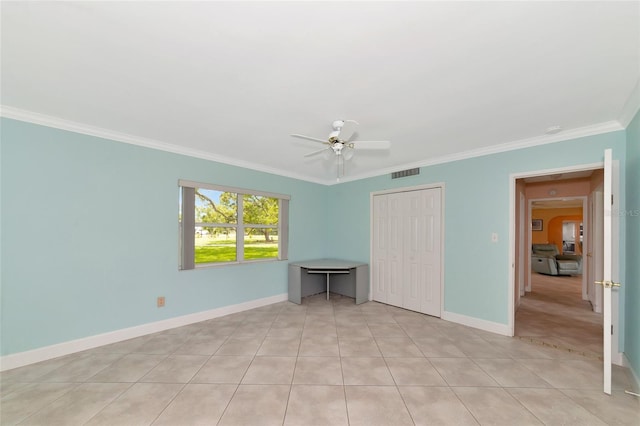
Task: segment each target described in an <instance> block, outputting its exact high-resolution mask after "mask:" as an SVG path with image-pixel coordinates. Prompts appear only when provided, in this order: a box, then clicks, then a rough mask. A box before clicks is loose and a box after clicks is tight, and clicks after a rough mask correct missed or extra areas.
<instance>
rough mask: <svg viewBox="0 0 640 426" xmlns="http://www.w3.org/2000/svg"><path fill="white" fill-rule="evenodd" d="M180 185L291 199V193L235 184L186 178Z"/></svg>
mask: <svg viewBox="0 0 640 426" xmlns="http://www.w3.org/2000/svg"><path fill="white" fill-rule="evenodd" d="M178 186H186V187H188V188H196V189H197V188H204V189H211V190H214V191H220V192H233V193H236V194H242V195H259V196H262V197H267V198H278V199H281V200H290V199H291V196H290V195H286V194H279V193H277V192H267V191H260V190H257V189H246V188H237V187H235V186H228V185H216V184H213V183H205V182H195V181H192V180H186V179H178Z"/></svg>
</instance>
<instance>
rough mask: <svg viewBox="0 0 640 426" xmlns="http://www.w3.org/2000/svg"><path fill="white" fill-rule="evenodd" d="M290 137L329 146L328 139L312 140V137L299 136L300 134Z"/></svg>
mask: <svg viewBox="0 0 640 426" xmlns="http://www.w3.org/2000/svg"><path fill="white" fill-rule="evenodd" d="M290 136H293V137H294V138H300V139H306V140H309V141H314V142H320V143H324V144H327V145H328V144H329V142H327V140H326V139H318V138H312V137H311V136H305V135H298V134H295V133H294V134H292V135H290Z"/></svg>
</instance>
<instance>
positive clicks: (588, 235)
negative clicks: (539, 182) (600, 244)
mask: <svg viewBox="0 0 640 426" xmlns="http://www.w3.org/2000/svg"><path fill="white" fill-rule="evenodd" d="M596 170H597V169H596ZM562 198H569V199H572V200H581V201H582V224H583V227H584V242H583V247H585V246H586V245H587V244H588V243H589V242H590V240H591V229H588V228H587V227H586V226H585V224H587V223H588V222H587V221H588V220H589V216H590V215H589V212H588V211H587V209H588V206H589V203H588V201H589V196H588V195H573V196H567V197H545V198H531V199H529V203H528V204H527V212H528V217H530V218H532V216H531V211H532V210H533V202H534V201H548V200H559V199H562ZM527 229H528V235H529V237H531V229H530V228H527ZM528 241H529V245H528V247H525V249H524V250H523V251H522V252H521V253H522V255H523V256H525V255H526V256H528V258H529V259H531V254H532V253H531V240H530V239H529V240H528ZM586 257H587V256H585V254H584V250H583V253H582V264H583V265H582V284H581V286H582V300H588V297H587V273H586V272H585V271H586V267H585V263H587V262H588V263H590V261H589V260H588V259H587V258H586ZM524 264H525V265H526V262H524ZM525 269H526V270H525V271H524V273H525V275H526V276H527V279H526V280H525V282H526V283H527V291H531V276H532V273H531V265H529V268H528V269H527V268H525ZM514 319H515V318H514ZM514 327H515V323H514Z"/></svg>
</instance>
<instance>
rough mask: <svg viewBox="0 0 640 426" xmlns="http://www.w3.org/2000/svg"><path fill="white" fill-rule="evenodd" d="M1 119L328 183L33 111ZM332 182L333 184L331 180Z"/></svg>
mask: <svg viewBox="0 0 640 426" xmlns="http://www.w3.org/2000/svg"><path fill="white" fill-rule="evenodd" d="M0 116H2V117H6V118H10V119H12V120H19V121H25V122H27V123H33V124H40V125H42V126H47V127H52V128H55V129H60V130H67V131H69V132H74V133H80V134H83V135H89V136H95V137H98V138H103V139H109V140H112V141H116V142H123V143H128V144H130V145H138V146H142V147H145V148H151V149H157V150H159V151H166V152H171V153H174V154H180V155H186V156H188V157H195V158H201V159H203V160H210V161H215V162H218V163H224V164H229V165H232V166H237V167H242V168H245V169H251V170H255V171H260V172H264V173H270V174H274V175H278V176H284V177H290V178H292V179H298V180H303V181H307V182H312V183H317V184H321V185H327V183H328V182H329V181H326V180H323V179H315V178H312V177H309V176H306V175H305V176H303V175H299V174H297V173H290V172H287V171H286V170H282V169H275V168H273V167H267V166H265V165H264V164H257V163H252V162H249V161H243V160H238V159H236V158H230V157H224V156H221V155H217V154H212V153H210V152H206V151H201V150H198V149H192V148H187V147H184V146H180V145H176V144H173V143H169V142H163V141H159V140H156V139H149V138H143V137H140V136H136V135H130V134H127V133H121V132H117V131H114V130H109V129H104V128H101V127H96V126H91V125H88V124H84V123H78V122H75V121H70V120H65V119H62V118H58V117H52V116H49V115H45V114H39V113H36V112H31V111H25V110H22V109H19V108H14V107H12V106H7V105H0ZM331 182H332V181H331Z"/></svg>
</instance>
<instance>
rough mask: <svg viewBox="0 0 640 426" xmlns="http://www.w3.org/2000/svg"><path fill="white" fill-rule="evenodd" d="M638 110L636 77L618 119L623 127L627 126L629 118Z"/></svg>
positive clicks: (639, 83) (639, 98)
mask: <svg viewBox="0 0 640 426" xmlns="http://www.w3.org/2000/svg"><path fill="white" fill-rule="evenodd" d="M638 110H640V79H638V81H637V82H636V85H635V86H634V88H633V90H632V91H631V93H630V94H629V97H628V98H627V101H626V102H625V104H624V107H623V108H622V112H621V113H620V119H619V120H618V121H619V122H620V124H621V125H622V126H623V127H624V128H627V127H629V124H630V123H631V120H633V117H635V116H636V114H637V113H638Z"/></svg>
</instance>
